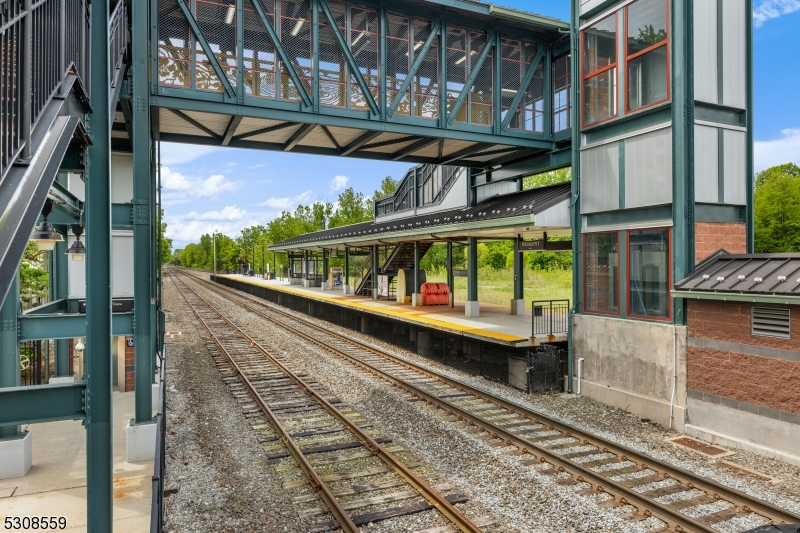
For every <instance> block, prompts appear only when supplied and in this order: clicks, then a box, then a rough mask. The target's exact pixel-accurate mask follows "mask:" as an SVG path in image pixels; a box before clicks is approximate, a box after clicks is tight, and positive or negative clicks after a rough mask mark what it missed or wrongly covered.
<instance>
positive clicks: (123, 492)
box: [0, 392, 153, 533]
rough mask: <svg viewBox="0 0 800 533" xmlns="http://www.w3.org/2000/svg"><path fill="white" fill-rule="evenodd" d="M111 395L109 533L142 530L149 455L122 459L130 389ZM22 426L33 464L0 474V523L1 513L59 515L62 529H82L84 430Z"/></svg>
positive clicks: (64, 425)
mask: <svg viewBox="0 0 800 533" xmlns="http://www.w3.org/2000/svg"><path fill="white" fill-rule="evenodd" d="M113 401H114V411H113V417H114V418H113V424H114V533H140V532H141V533H144V532H148V531H150V502H151V492H152V491H151V478H152V476H153V461H143V462H141V463H127V462H125V426H126V424H127V423H128V420H130V419H131V418H133V414H134V393H133V392H122V393H119V392H115V393H114V395H113ZM25 429H28V430H29V431H30V432H31V433H32V436H33V467H32V468H31V470H30V472H29V473H28V475H27V476H25V477H21V478H13V479H2V480H0V524H2V523H3V521H4V520H5V517H6V516H19V517H24V516H55V517H60V516H63V517H66V519H67V530H68V531H72V532H80V531H86V430H85V429H84V427H83V425H82V424H81V422H73V421H66V422H48V423H45V424H32V425H30V426H27V427H26V428H25ZM109 533H110V532H109Z"/></svg>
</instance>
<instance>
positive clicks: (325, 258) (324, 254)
mask: <svg viewBox="0 0 800 533" xmlns="http://www.w3.org/2000/svg"><path fill="white" fill-rule="evenodd" d="M328 279H329V278H328V250H327V249H324V248H323V250H322V283H324V284H325V285H324V286H325V287H328ZM328 288H329V289H330V288H331V287H328Z"/></svg>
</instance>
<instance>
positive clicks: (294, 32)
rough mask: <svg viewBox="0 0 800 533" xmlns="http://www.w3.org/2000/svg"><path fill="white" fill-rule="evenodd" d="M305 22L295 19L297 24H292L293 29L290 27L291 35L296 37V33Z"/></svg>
mask: <svg viewBox="0 0 800 533" xmlns="http://www.w3.org/2000/svg"><path fill="white" fill-rule="evenodd" d="M305 22H306V21H305V20H303V19H300V20H298V21H297V24H295V25H294V29H292V37H297V34H298V33H300V30H301V29H303V24H305Z"/></svg>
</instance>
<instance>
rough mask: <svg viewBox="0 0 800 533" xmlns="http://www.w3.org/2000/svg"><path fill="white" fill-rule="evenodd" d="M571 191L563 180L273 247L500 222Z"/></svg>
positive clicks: (565, 197) (533, 210)
mask: <svg viewBox="0 0 800 533" xmlns="http://www.w3.org/2000/svg"><path fill="white" fill-rule="evenodd" d="M570 191H571V184H570V183H560V184H558V185H551V186H549V187H540V188H537V189H529V190H527V191H521V192H515V193H511V194H504V195H498V196H493V197H491V198H487V199H486V200H484V201H483V202H481V203H479V204H477V205H476V206H475V207H459V208H455V209H448V210H446V211H438V212H434V213H426V214H424V215H416V216H415V215H413V214H412V215H409V216H407V217H404V218H395V219H392V220H386V221H370V222H361V223H359V224H351V225H349V226H341V227H338V228H333V229H329V230H323V231H317V232H314V233H306V234H304V235H298V236H297V237H294V238H292V239H288V240H286V241H283V242H280V243H278V244H276V245H274V246H273V247H272V248H275V249H281V248H284V247H292V246H295V247H296V246H298V245H310V246H311V245H319V244H324V243H326V242H330V241H336V240H341V239H352V240H354V241H356V240H365V239H368V238H370V237H372V238H380V239H385V238H390V237H397V236H402V235H403V234H404V233H409V232H412V231H418V230H426V231H430V232H431V233H435V232H436V231H437V230H440V229H442V228H445V227H452V226H457V225H459V224H464V223H472V222H482V221H498V222H500V221H502V220H503V219H510V218H512V217H519V216H528V217H530V215H536V214H539V213H541V212H543V211H545V210H546V209H548V208H550V207H553V206H554V205H556V204H558V203H560V202H563V201H565V200H569V197H570Z"/></svg>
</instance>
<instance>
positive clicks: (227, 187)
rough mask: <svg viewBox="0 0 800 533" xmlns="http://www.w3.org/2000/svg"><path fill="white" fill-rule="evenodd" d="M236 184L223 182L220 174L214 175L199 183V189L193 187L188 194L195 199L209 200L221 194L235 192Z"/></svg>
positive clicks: (223, 179) (223, 178)
mask: <svg viewBox="0 0 800 533" xmlns="http://www.w3.org/2000/svg"><path fill="white" fill-rule="evenodd" d="M235 190H236V184H234V183H231V182H230V181H225V176H223V175H222V174H214V175H213V176H211V177H209V178H208V179H207V180H205V181H203V182H201V183H200V187H193V188H192V190H191V191H190V194H191V195H192V196H194V197H196V198H209V197H211V196H217V195H218V194H220V193H222V192H228V191H235Z"/></svg>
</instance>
